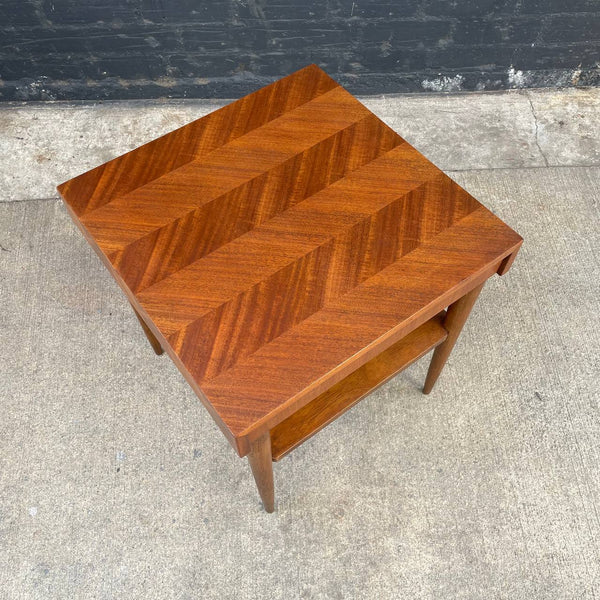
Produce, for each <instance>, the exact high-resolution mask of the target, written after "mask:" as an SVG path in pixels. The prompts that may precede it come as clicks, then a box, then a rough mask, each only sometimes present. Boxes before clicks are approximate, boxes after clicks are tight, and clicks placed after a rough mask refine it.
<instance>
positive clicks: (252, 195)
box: [110, 115, 403, 292]
mask: <svg viewBox="0 0 600 600" xmlns="http://www.w3.org/2000/svg"><path fill="white" fill-rule="evenodd" d="M401 143H403V140H402V138H400V136H398V135H397V134H396V133H395V132H393V131H392V130H391V129H389V128H388V127H387V126H386V125H384V124H383V123H382V122H381V121H380V120H379V119H377V117H375V115H367V116H366V117H365V118H363V119H361V120H360V121H358V122H357V123H354V124H352V125H350V126H349V127H347V128H345V129H342V130H341V131H337V132H335V133H334V134H333V135H331V136H330V137H328V138H326V139H325V140H322V141H320V142H318V143H317V144H315V145H314V146H312V147H311V148H309V149H307V150H305V151H303V152H301V153H299V154H296V155H295V156H293V157H292V158H290V159H288V160H286V161H285V162H283V163H281V164H278V165H276V166H275V167H273V168H272V169H270V170H268V171H266V172H265V173H262V174H260V175H258V176H257V177H255V178H253V179H251V180H250V181H248V182H245V183H243V184H242V185H240V186H238V187H236V188H234V189H233V190H231V191H229V192H226V193H225V194H223V195H220V196H217V197H216V198H215V199H213V200H211V201H209V202H206V203H205V204H203V205H202V206H200V207H198V208H196V209H194V210H192V211H190V212H188V213H187V214H185V215H184V216H183V217H180V218H178V219H175V220H174V221H172V222H170V223H168V224H167V225H165V226H164V227H160V228H158V229H155V230H154V231H152V232H151V233H149V234H147V235H144V236H143V237H141V238H139V239H137V240H135V241H134V242H132V243H131V244H129V245H128V246H126V247H125V248H124V249H123V250H122V251H120V252H116V253H114V254H113V255H111V256H110V259H111V262H112V263H113V265H114V266H115V268H116V269H117V270H118V271H119V273H120V274H121V276H122V277H123V279H124V281H126V282H127V284H128V285H129V287H130V288H131V289H132V290H133V291H135V292H140V291H142V290H144V289H146V288H147V287H149V286H151V285H153V284H155V283H157V282H158V281H161V280H162V279H164V278H165V277H168V276H169V275H172V274H173V273H175V272H177V271H179V270H180V269H182V268H184V267H186V266H187V265H189V264H191V263H192V262H194V261H195V260H198V259H200V258H202V257H203V256H205V255H206V254H208V253H210V252H212V251H213V250H216V249H217V248H219V247H220V246H222V245H223V244H226V243H228V242H230V241H231V240H233V239H235V238H237V237H239V236H240V235H242V234H244V233H246V232H247V231H250V230H251V229H253V228H254V227H256V226H258V225H260V224H261V223H264V222H266V221H268V220H269V219H271V218H272V217H274V216H275V215H277V214H279V213H281V212H284V211H285V210H287V209H288V208H290V207H291V206H294V205H295V204H297V203H299V202H301V201H302V200H304V199H306V198H308V197H310V196H311V195H313V194H315V193H316V192H317V191H319V190H322V189H324V188H326V187H327V186H329V185H331V184H332V183H334V182H335V181H337V180H338V179H341V178H342V177H344V176H345V175H347V174H348V173H350V172H352V171H353V170H355V169H357V168H359V167H361V166H364V165H365V164H367V163H369V162H370V161H371V160H373V159H375V158H377V157H378V156H380V155H382V154H384V153H385V152H387V151H388V150H390V149H391V148H393V147H395V146H397V145H399V144H401ZM157 249H160V251H157Z"/></svg>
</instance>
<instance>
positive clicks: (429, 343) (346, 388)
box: [271, 312, 448, 461]
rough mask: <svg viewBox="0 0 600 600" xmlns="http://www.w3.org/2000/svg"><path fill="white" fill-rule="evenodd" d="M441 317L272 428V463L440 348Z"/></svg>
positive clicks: (442, 334) (427, 323)
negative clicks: (416, 361) (436, 348)
mask: <svg viewBox="0 0 600 600" xmlns="http://www.w3.org/2000/svg"><path fill="white" fill-rule="evenodd" d="M444 316H445V313H443V312H442V313H440V314H439V315H436V316H435V317H434V318H433V319H430V320H429V321H427V322H426V323H423V325H421V326H420V327H418V328H417V329H415V330H414V331H413V332H411V333H409V334H408V335H407V336H405V337H404V338H402V339H401V340H400V341H399V342H396V343H395V344H394V345H393V346H390V347H389V348H388V349H387V350H385V351H384V352H382V353H381V354H378V355H377V356H376V357H375V358H372V359H371V360H370V361H369V362H368V363H365V364H364V365H363V366H362V367H360V368H359V369H357V370H356V371H354V372H353V373H351V374H350V375H348V377H346V378H344V379H342V381H340V382H339V383H336V384H335V385H334V386H333V387H331V388H330V389H328V390H327V391H326V392H323V393H322V394H321V395H320V396H317V397H316V398H315V399H314V400H312V401H311V402H309V403H308V404H307V405H306V406H303V407H302V408H301V409H300V410H298V411H297V412H295V413H294V414H293V415H292V416H291V417H288V418H287V419H285V420H284V421H282V422H281V423H279V425H277V426H275V427H274V428H273V429H272V430H271V447H272V456H273V460H275V461H277V460H279V459H281V458H283V457H284V456H285V455H286V454H287V453H288V452H290V451H292V450H293V449H294V448H296V447H297V446H299V445H300V444H301V443H302V442H304V441H306V440H307V439H309V438H310V437H312V436H313V435H314V434H315V433H317V431H319V430H321V429H323V427H325V426H326V425H328V424H329V423H331V422H332V421H334V420H335V419H337V417H339V416H340V415H341V414H343V413H345V412H346V411H347V410H349V409H350V408H352V407H353V406H354V405H355V404H356V403H357V402H358V401H359V400H361V398H364V397H365V396H366V395H368V394H370V393H371V392H372V391H373V390H375V389H377V388H378V387H379V386H380V385H382V384H384V383H385V382H386V381H388V380H389V379H391V378H392V377H394V375H397V374H398V373H399V372H400V371H402V370H403V369H405V368H406V367H408V366H409V365H410V364H412V363H413V362H414V361H415V360H417V359H419V358H421V357H422V356H424V355H425V354H427V352H429V351H430V350H431V349H432V348H434V347H435V346H437V345H438V344H441V343H442V342H443V341H444V340H445V339H446V336H447V335H448V332H447V331H446V330H445V329H444V327H442V321H443V319H444Z"/></svg>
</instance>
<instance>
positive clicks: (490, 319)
mask: <svg viewBox="0 0 600 600" xmlns="http://www.w3.org/2000/svg"><path fill="white" fill-rule="evenodd" d="M364 101H365V103H366V104H367V105H368V106H369V107H370V108H371V109H372V110H374V111H375V112H376V113H377V114H379V115H380V116H381V117H382V118H383V119H384V120H386V121H387V122H388V123H389V124H390V125H392V126H393V127H394V128H395V129H396V130H397V131H398V132H399V133H400V134H401V135H403V136H405V137H406V138H407V139H408V140H409V141H410V142H412V143H413V144H414V145H416V146H417V147H418V148H419V149H420V150H421V151H422V152H424V153H425V154H426V155H428V156H430V157H431V158H432V159H433V160H434V162H436V163H437V164H438V165H439V166H440V167H442V168H444V169H445V170H446V171H449V172H452V176H453V177H454V178H455V179H457V180H458V181H459V183H460V184H461V185H463V186H464V187H465V188H466V189H468V190H469V191H470V192H471V193H473V194H474V195H475V196H476V197H477V198H478V199H480V200H481V201H482V202H483V203H484V204H486V205H487V206H488V207H489V208H491V209H492V210H494V211H495V212H496V213H497V214H498V215H499V216H500V217H501V218H503V219H504V220H505V221H507V222H508V223H509V224H510V225H512V226H513V227H514V228H515V229H516V230H517V231H519V232H520V233H521V234H522V235H523V237H524V238H525V244H524V246H523V249H522V251H521V254H520V255H519V258H518V259H517V261H516V263H515V265H514V267H513V269H512V270H511V272H510V273H509V274H508V275H507V276H505V277H503V278H498V277H495V278H493V279H492V280H491V281H490V282H489V283H488V285H487V286H486V288H485V289H484V291H483V293H482V296H481V298H480V300H479V303H478V305H477V307H476V309H475V311H474V314H473V316H472V318H471V320H470V321H469V323H468V324H467V327H466V329H465V331H464V333H463V337H462V339H461V341H460V342H459V344H458V346H457V348H456V349H455V351H454V354H453V355H452V357H451V359H450V361H449V363H448V365H447V367H446V370H445V372H444V374H443V375H442V377H441V378H440V381H439V382H438V384H437V387H436V389H435V390H434V392H433V393H432V394H431V395H430V396H423V395H422V394H421V393H420V386H421V385H422V382H423V380H424V376H425V371H426V366H427V365H426V362H427V361H424V362H423V361H422V362H420V363H417V364H415V365H414V366H413V367H411V368H410V369H409V370H407V371H405V372H404V373H403V374H401V375H400V376H398V377H397V378H395V379H394V380H393V381H391V382H389V383H388V384H387V385H386V386H384V387H383V388H382V389H380V390H379V391H377V392H376V393H374V394H373V395H372V396H370V397H369V398H368V399H367V400H365V401H364V402H362V403H361V404H360V405H358V406H357V407H356V408H354V409H353V410H352V411H350V412H349V413H347V414H346V415H345V416H344V417H342V418H341V419H340V420H338V421H337V422H336V423H335V424H333V425H331V426H330V427H328V428H327V429H325V430H324V431H322V432H321V433H320V434H319V435H318V436H316V437H315V438H313V439H312V440H311V441H309V442H307V443H306V444H305V445H303V446H302V447H301V448H299V449H298V450H297V451H295V452H294V453H292V454H291V455H290V456H289V457H287V458H286V459H284V460H283V461H282V462H280V463H278V464H276V465H275V477H276V491H277V502H278V506H277V512H276V513H275V514H273V515H267V514H266V513H264V512H263V510H262V509H261V507H260V503H259V501H258V496H257V494H256V491H255V488H254V484H253V481H252V478H251V475H250V472H249V469H248V467H247V465H246V463H245V461H241V460H239V459H238V458H237V457H236V455H235V453H234V452H233V450H232V449H231V448H230V447H229V445H228V443H227V442H226V441H225V439H224V438H223V436H222V434H221V433H220V431H219V430H218V429H217V427H216V426H215V425H214V423H213V422H212V421H211V418H210V417H209V415H208V414H207V412H206V411H205V410H204V409H203V407H202V406H201V405H200V403H199V402H198V401H197V399H196V398H195V396H194V394H193V393H192V392H191V391H190V390H189V388H188V386H187V384H186V383H185V382H184V380H183V378H182V376H181V375H180V374H179V373H178V371H177V370H176V369H175V367H174V366H173V365H172V363H171V362H170V361H169V359H168V358H166V357H164V356H163V357H156V356H155V355H154V354H153V353H152V351H151V349H150V347H149V345H148V344H147V342H146V340H145V338H144V336H143V333H142V332H141V329H140V328H139V326H138V323H137V321H136V319H135V317H134V315H133V313H132V312H131V310H130V308H129V306H128V305H127V302H126V301H125V298H124V297H123V295H122V293H121V292H120V291H119V289H118V288H117V286H116V284H115V283H113V281H112V280H111V278H110V276H109V275H108V274H107V273H106V272H105V270H104V268H103V267H102V266H101V264H100V262H99V260H98V259H97V258H96V257H95V255H94V254H93V253H92V251H91V250H90V249H89V247H88V246H87V244H86V243H85V242H84V240H83V238H82V237H81V235H80V234H79V233H78V232H77V231H76V229H75V227H74V225H72V223H71V221H70V219H69V217H68V216H67V214H66V211H65V209H64V208H63V206H62V205H61V203H60V202H59V201H58V200H57V199H56V193H55V191H54V186H55V185H56V184H57V183H59V182H61V181H64V180H66V179H68V178H69V177H71V176H73V175H75V174H77V173H79V172H81V171H83V170H85V169H87V168H89V167H91V166H93V165H95V164H97V163H99V162H102V161H104V160H107V159H109V158H111V157H113V156H115V155H117V154H118V153H120V152H122V151H124V150H127V149H129V148H132V147H134V146H135V145H138V144H139V143H141V142H143V141H145V140H148V139H151V138H153V137H156V136H157V135H158V134H161V133H164V132H166V131H168V130H170V129H172V128H174V127H175V126H178V125H181V124H183V123H185V122H187V121H189V120H191V119H192V118H195V117H197V116H200V115H202V114H205V113H206V112H208V111H209V110H212V109H213V108H215V107H216V106H217V104H215V103H214V102H209V101H192V102H152V103H149V102H129V103H105V104H102V105H93V106H92V105H75V104H68V105H66V104H45V105H20V106H16V105H15V106H9V105H8V106H7V105H5V106H3V107H1V108H0V132H1V135H0V152H1V153H2V157H3V158H2V161H1V164H0V181H1V182H2V185H0V194H1V195H2V198H1V200H2V203H0V281H1V285H0V303H1V306H2V311H1V312H0V336H1V342H2V350H3V351H2V353H0V381H1V382H2V385H1V387H0V401H1V419H0V598H2V599H4V598H7V599H11V600H12V599H46V598H77V599H79V598H81V599H83V598H85V599H89V598H123V599H131V598H144V599H148V598H161V599H162V598H177V599H192V598H202V599H212V598H214V599H217V598H218V599H228V598H232V599H233V598H249V599H250V598H252V599H255V598H260V599H267V598H273V599H286V600H287V599H290V598H302V599H308V598H325V599H329V598H343V599H347V598H351V599H354V598H369V599H370V598H376V599H398V598H410V599H438V598H465V599H466V598H486V599H488V598H498V599H500V598H507V599H520V598H523V599H528V600H530V599H536V600H537V599H557V598H561V599H562V598H569V599H571V598H579V599H593V598H599V599H600V517H599V511H600V418H599V412H598V401H599V396H600V394H599V390H598V383H597V381H598V375H599V374H600V333H599V328H598V308H599V301H598V298H599V297H600V283H599V282H600V266H599V259H598V257H599V256H600V247H599V241H600V235H599V232H600V218H599V207H598V204H599V200H600V119H598V112H599V109H600V90H568V91H564V92H554V91H526V92H525V91H522V92H508V93H493V94H465V95H455V96H422V95H420V96H397V97H385V98H382V97H377V98H365V99H364Z"/></svg>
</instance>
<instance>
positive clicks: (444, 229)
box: [58, 65, 521, 455]
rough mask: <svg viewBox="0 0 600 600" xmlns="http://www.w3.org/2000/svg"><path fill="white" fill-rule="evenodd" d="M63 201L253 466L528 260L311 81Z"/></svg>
mask: <svg viewBox="0 0 600 600" xmlns="http://www.w3.org/2000/svg"><path fill="white" fill-rule="evenodd" d="M58 189H59V192H60V194H61V196H62V197H63V199H64V200H65V202H66V204H67V206H68V208H69V210H70V212H71V215H72V217H73V218H74V220H75V222H76V223H77V224H78V225H79V227H80V228H81V230H82V231H83V233H84V235H85V236H86V238H87V239H88V241H89V242H90V244H91V245H92V246H93V247H94V248H95V249H96V250H97V252H98V253H99V254H100V256H101V258H102V259H103V261H104V262H105V264H106V265H107V267H108V268H109V269H110V271H111V272H112V274H113V275H114V277H115V278H116V279H117V281H118V282H119V284H120V285H121V287H122V288H123V290H124V291H125V292H126V294H127V296H128V297H129V300H130V301H131V302H132V304H133V306H134V308H135V309H136V310H137V311H138V312H139V314H140V315H141V317H142V318H143V319H144V320H145V321H146V323H147V325H148V326H149V327H150V328H151V330H152V331H153V332H154V334H155V335H156V336H157V338H158V339H159V341H160V343H161V345H162V347H163V348H164V349H165V350H166V351H167V352H168V353H169V354H170V356H171V357H172V359H173V360H174V361H175V363H176V364H177V366H178V367H179V368H180V369H181V371H182V372H183V374H184V375H185V376H186V378H187V380H188V381H189V382H190V384H191V385H192V387H193V388H194V389H195V391H196V392H197V394H198V395H199V397H200V398H201V399H202V400H203V402H204V403H205V405H206V406H207V408H208V409H209V411H210V412H211V414H212V416H213V417H214V418H215V420H216V421H217V423H218V424H219V425H220V426H221V428H222V429H223V431H224V433H225V434H226V435H227V437H228V439H229V440H230V441H231V442H232V444H233V445H234V446H235V447H236V448H237V450H238V452H239V453H240V454H242V455H243V454H245V453H246V452H247V451H248V443H249V440H251V439H256V438H257V437H258V436H260V435H262V433H263V432H264V431H265V430H267V429H269V428H271V427H273V426H275V425H276V424H277V423H279V422H281V421H282V420H283V419H285V418H286V417H287V416H289V415H290V414H292V413H293V412H294V411H295V410H296V409H298V408H300V407H301V406H303V405H305V404H307V403H308V402H309V401H310V400H312V399H313V398H315V397H316V396H317V395H318V394H319V393H321V392H322V391H323V390H325V389H327V387H329V386H331V385H333V384H335V383H336V382H337V381H339V380H340V379H341V378H343V377H344V376H345V375H346V374H347V373H348V372H350V371H352V370H354V369H356V368H358V367H360V366H361V364H364V363H365V362H367V360H369V359H370V358H372V357H373V355H374V353H377V352H378V351H382V350H384V349H385V348H386V347H388V346H390V345H391V344H392V343H394V342H395V341H397V339H399V338H400V336H401V335H404V334H405V333H408V332H410V331H411V330H413V329H415V328H416V327H417V326H418V325H420V324H421V323H422V322H423V321H424V320H425V318H426V317H427V318H429V317H430V316H433V315H434V314H435V313H436V312H438V311H439V310H441V309H442V308H444V307H445V306H446V305H447V304H448V303H449V301H450V299H456V298H457V297H458V294H459V293H460V290H461V289H465V288H466V287H468V286H469V285H470V282H471V280H473V281H474V280H475V279H476V278H477V277H480V276H481V274H482V273H483V272H484V271H486V269H488V270H489V269H490V267H491V266H493V265H495V264H496V263H498V264H500V262H501V261H502V260H503V259H505V258H506V257H508V256H509V255H511V254H512V253H514V252H515V251H516V250H517V249H518V247H519V245H520V243H521V238H520V236H519V235H518V234H517V233H515V232H514V231H513V230H512V229H511V228H509V227H508V226H507V225H505V224H504V223H503V222H502V221H501V220H500V219H498V218H497V217H495V216H494V215H493V214H492V213H491V212H490V211H488V210H487V209H486V208H485V207H483V206H482V205H481V204H480V203H479V202H477V201H476V200H475V199H474V198H473V197H472V196H470V195H469V194H468V193H467V192H466V191H465V190H463V189H462V188H461V187H460V186H459V185H457V184H456V183H455V182H453V181H452V180H451V179H450V178H449V177H447V176H446V175H444V174H443V173H442V172H441V171H440V170H439V169H438V168H437V167H435V166H434V165H433V164H432V163H431V162H429V161H428V160H427V159H426V158H425V157H424V156H423V155H421V154H420V153H419V152H418V151H417V150H415V149H414V148H413V147H412V146H410V144H408V143H407V142H406V141H405V140H403V139H402V138H401V137H400V136H399V135H398V134H397V133H395V132H394V131H392V130H391V129H390V128H389V127H388V126H387V125H385V124H384V123H383V122H382V121H381V120H380V119H378V118H377V117H376V116H375V115H374V114H372V113H371V112H370V111H369V110H367V109H366V108H365V107H364V106H363V105H362V104H361V103H360V102H359V101H358V100H357V99H355V98H354V97H353V96H352V95H351V94H350V93H348V92H347V91H346V90H344V89H343V88H342V87H341V86H339V85H338V84H337V83H336V82H335V81H334V80H333V79H331V78H330V77H329V76H328V75H327V74H326V73H324V72H323V71H322V70H321V69H319V68H318V67H316V66H315V65H310V66H308V67H306V68H304V69H302V70H300V71H298V72H296V73H293V74H292V75H290V76H288V77H286V78H284V79H282V80H280V81H278V82H275V83H273V84H271V85H269V86H267V87H265V88H263V89H261V90H259V91H257V92H255V93H253V94H250V95H249V96H246V97H244V98H242V99H240V100H237V101H235V102H233V103H232V104H230V105H228V106H225V107H224V108H222V109H220V110H217V111H215V112H213V113H211V114H209V115H207V116H205V117H203V118H201V119H198V120H197V121H194V122H192V123H190V124H189V125H186V126H184V127H182V128H180V129H177V130H176V131H173V132H172V133H169V134H167V135H165V136H163V137H161V138H158V139H157V140H154V141H153V142H150V143H149V144H146V145H144V146H141V147H140V148H138V149H136V150H133V151H132V152H129V153H127V154H125V155H123V156H121V157H119V158H116V159H114V160H112V161H110V162H108V163H105V164H103V165H101V166H99V167H97V168H95V169H93V170H91V171H89V172H87V173H84V174H82V175H80V176H78V177H75V178H74V179H71V180H70V181H67V182H66V183H64V184H62V185H60V186H59V188H58ZM494 268H495V267H494ZM465 291H468V290H467V289H465Z"/></svg>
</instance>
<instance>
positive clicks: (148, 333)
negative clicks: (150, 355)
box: [131, 306, 164, 355]
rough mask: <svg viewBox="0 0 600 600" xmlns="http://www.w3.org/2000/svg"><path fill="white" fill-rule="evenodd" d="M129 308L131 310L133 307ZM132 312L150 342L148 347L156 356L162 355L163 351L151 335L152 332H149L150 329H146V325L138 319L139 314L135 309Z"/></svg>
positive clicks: (140, 318)
mask: <svg viewBox="0 0 600 600" xmlns="http://www.w3.org/2000/svg"><path fill="white" fill-rule="evenodd" d="M131 308H133V306H132V307H131ZM133 312H134V313H135V316H136V317H137V318H138V321H139V322H140V325H141V326H142V329H143V330H144V333H145V334H146V337H147V338H148V341H149V342H150V345H151V346H152V349H153V350H154V352H156V354H159V355H160V354H162V353H163V352H164V350H163V349H162V346H161V345H160V342H159V341H158V340H157V339H156V336H155V335H154V334H153V333H152V331H150V328H149V327H148V325H146V323H145V321H144V319H142V317H140V314H139V313H138V311H137V310H135V308H133Z"/></svg>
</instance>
